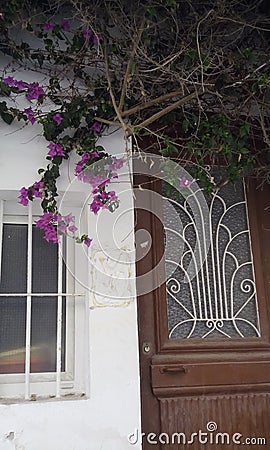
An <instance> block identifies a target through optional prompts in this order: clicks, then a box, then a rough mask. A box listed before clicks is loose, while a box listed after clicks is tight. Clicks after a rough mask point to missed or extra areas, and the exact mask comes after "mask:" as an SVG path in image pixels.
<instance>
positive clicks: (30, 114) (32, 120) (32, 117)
mask: <svg viewBox="0 0 270 450" xmlns="http://www.w3.org/2000/svg"><path fill="white" fill-rule="evenodd" d="M23 112H24V114H26V116H27V119H28V120H29V122H30V123H31V124H32V125H34V123H35V122H36V118H35V113H34V111H33V110H32V108H31V107H30V108H25V110H24V111H23Z"/></svg>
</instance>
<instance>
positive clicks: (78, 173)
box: [75, 152, 99, 181]
mask: <svg viewBox="0 0 270 450" xmlns="http://www.w3.org/2000/svg"><path fill="white" fill-rule="evenodd" d="M98 157H99V154H98V152H85V153H83V154H82V158H81V160H80V161H79V162H78V163H77V165H76V167H75V175H76V176H77V177H78V178H79V180H82V178H81V176H82V175H83V169H84V168H85V167H86V166H87V163H88V161H90V160H91V159H94V158H98ZM82 181H84V180H82Z"/></svg>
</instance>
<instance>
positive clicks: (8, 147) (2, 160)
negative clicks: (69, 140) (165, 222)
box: [0, 121, 140, 450]
mask: <svg viewBox="0 0 270 450" xmlns="http://www.w3.org/2000/svg"><path fill="white" fill-rule="evenodd" d="M0 127H1V134H0V136H1V139H0V145H1V153H0V189H1V190H3V189H4V190H6V191H17V190H19V189H20V188H21V186H24V185H25V186H28V185H30V184H32V183H33V181H35V180H36V179H38V176H37V168H39V167H42V166H43V167H45V164H44V156H45V155H46V153H47V151H48V149H47V148H46V145H47V144H48V143H47V142H46V141H45V140H44V139H43V137H42V136H41V135H38V133H40V132H41V128H39V125H35V126H34V127H32V126H31V125H29V126H27V127H26V128H24V129H23V130H20V131H16V132H15V133H12V134H10V133H11V132H13V131H15V130H18V129H19V124H18V123H14V124H12V126H7V125H5V124H3V122H2V121H1V124H0ZM33 137H34V138H33ZM102 144H104V146H105V148H106V149H107V150H108V152H109V153H113V154H117V153H122V152H123V151H124V141H123V137H122V134H121V132H118V133H114V134H112V135H110V136H108V137H106V138H104V139H103V141H102ZM68 170H69V171H70V173H69V176H72V177H73V170H74V169H73V167H72V166H71V165H70V166H69V165H68V164H65V176H64V177H63V181H61V183H60V189H61V190H62V191H65V190H66V189H67V188H68V186H69V177H68V176H67V175H68ZM82 186H83V185H82ZM123 188H124V189H127V191H126V193H125V194H124V195H123V194H121V195H122V200H123V201H122V203H121V206H120V208H119V211H118V212H117V214H120V216H121V214H122V213H123V212H124V210H125V211H129V212H128V213H127V214H126V213H124V214H123V215H122V216H121V217H122V218H121V217H120V220H119V221H118V222H117V227H119V229H118V232H117V233H116V236H118V238H119V241H118V242H114V241H113V239H112V238H111V235H109V233H108V230H112V228H113V223H114V222H115V220H116V215H114V214H111V213H109V212H106V211H105V215H106V216H105V215H104V217H105V219H102V218H100V219H99V220H100V222H99V225H98V228H97V229H98V230H99V235H100V236H103V237H104V240H103V241H102V242H98V240H97V239H95V240H94V242H93V249H92V250H91V251H92V255H93V258H96V260H97V263H98V261H100V260H101V255H102V252H103V251H104V249H105V250H106V252H107V251H108V252H107V254H111V252H114V255H117V252H120V253H121V252H122V251H123V249H124V252H126V254H128V255H130V256H132V251H133V233H132V232H131V233H130V230H133V214H132V195H131V190H130V185H129V180H128V178H126V183H124V184H122V185H121V189H123ZM117 189H120V187H118V188H116V190H117ZM120 198H121V196H120ZM121 208H122V209H121ZM102 220H103V222H102ZM110 221H111V222H110ZM103 227H105V228H104V229H105V230H107V231H105V232H104V233H103V232H101V231H102V229H103ZM95 229H96V224H95V218H93V219H91V222H90V230H89V233H90V234H91V235H93V237H95ZM92 231H93V233H92ZM126 235H128V237H127V236H126ZM120 237H121V239H120ZM118 238H116V240H117V239H118ZM121 243H122V244H121ZM121 245H122V247H121ZM109 259H110V258H107V259H106V258H105V259H104V258H103V260H102V264H103V267H105V271H106V264H107V268H108V273H110V270H112V269H111V268H110V264H109ZM126 268H127V269H128V272H129V274H130V279H129V280H128V281H126V283H127V285H126V289H125V290H126V292H128V293H130V295H129V294H128V297H129V298H128V299H126V300H125V301H123V302H122V303H121V301H119V302H118V301H117V295H118V292H120V291H121V292H122V291H123V282H119V284H118V283H117V279H113V282H112V283H111V284H110V286H108V285H107V286H105V288H104V290H105V291H106V289H107V291H106V292H109V293H110V292H111V294H112V296H113V299H111V298H110V297H104V298H103V297H102V296H99V297H98V298H95V299H94V297H93V298H92V299H91V298H90V315H89V346H90V362H89V367H88V370H89V386H87V391H89V395H88V398H86V399H85V398H84V399H78V400H50V401H36V402H20V403H16V402H15V403H12V404H0V450H10V449H17V450H48V449H50V450H128V449H130V448H134V449H138V448H140V447H139V445H131V444H129V442H128V439H127V437H128V435H129V434H130V433H132V432H134V429H139V428H140V401H139V399H140V393H139V363H138V342H137V317H136V301H135V282H134V264H132V263H131V264H129V265H127V266H126ZM114 270H115V269H114ZM120 270H121V268H120ZM92 276H93V277H92V282H93V283H94V284H95V274H92ZM98 283H101V284H100V285H102V277H101V279H99V280H98ZM92 287H93V286H92ZM94 287H95V286H94ZM108 289H109V291H108ZM110 290H111V291H110ZM119 290H120V291H119ZM105 291H104V292H105ZM97 292H98V293H100V292H101V293H103V291H102V289H101V290H100V288H98V290H97ZM106 292H105V293H106ZM120 295H121V294H120ZM103 303H104V304H103ZM108 304H109V305H110V306H108ZM97 305H99V306H97ZM100 305H101V306H100ZM105 305H106V306H105ZM102 306H104V307H102ZM116 306H117V307H116Z"/></svg>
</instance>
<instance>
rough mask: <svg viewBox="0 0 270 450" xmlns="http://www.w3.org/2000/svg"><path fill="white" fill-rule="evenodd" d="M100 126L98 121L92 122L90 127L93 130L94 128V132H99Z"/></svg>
mask: <svg viewBox="0 0 270 450" xmlns="http://www.w3.org/2000/svg"><path fill="white" fill-rule="evenodd" d="M101 127H102V124H101V123H99V122H94V123H93V125H92V128H93V130H94V131H95V132H96V133H99V132H100V130H101Z"/></svg>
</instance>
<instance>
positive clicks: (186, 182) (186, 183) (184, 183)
mask: <svg viewBox="0 0 270 450" xmlns="http://www.w3.org/2000/svg"><path fill="white" fill-rule="evenodd" d="M191 183H192V180H188V179H187V178H186V177H182V178H181V180H180V187H183V188H188V187H189V186H190V185H191Z"/></svg>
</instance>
